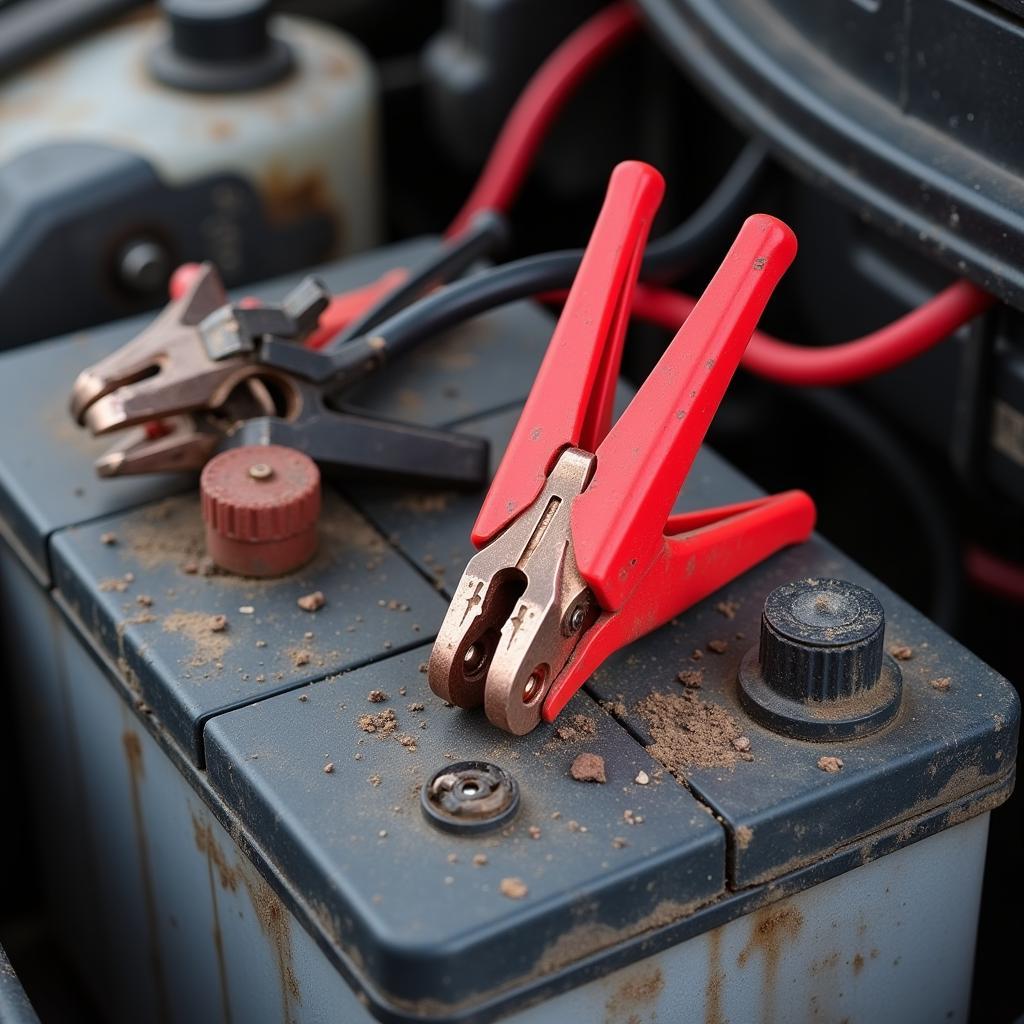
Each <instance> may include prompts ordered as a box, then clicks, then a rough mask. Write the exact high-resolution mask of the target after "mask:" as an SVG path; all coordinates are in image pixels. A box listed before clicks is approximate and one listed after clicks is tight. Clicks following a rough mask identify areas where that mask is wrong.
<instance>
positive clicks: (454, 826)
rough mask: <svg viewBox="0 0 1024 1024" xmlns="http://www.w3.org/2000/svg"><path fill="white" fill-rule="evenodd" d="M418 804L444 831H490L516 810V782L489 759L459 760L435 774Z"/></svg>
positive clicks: (431, 820) (423, 790)
mask: <svg viewBox="0 0 1024 1024" xmlns="http://www.w3.org/2000/svg"><path fill="white" fill-rule="evenodd" d="M420 805H421V806H422V808H423V813H424V814H425V815H426V817H427V820H428V821H429V822H430V823H431V824H432V825H434V826H436V827H437V828H439V829H443V830H444V831H445V832H461V833H474V832H489V831H490V830H491V829H495V828H498V827H499V826H501V825H503V824H505V822H507V821H508V820H509V819H510V818H512V817H513V816H514V815H515V813H516V811H517V810H518V809H519V784H518V783H517V782H516V780H515V778H513V776H511V775H510V774H509V773H508V772H506V771H505V770H504V769H503V768H499V767H498V766H497V765H496V764H491V763H490V762H489V761H459V762H457V763H456V764H450V765H445V766H444V767H443V768H441V769H440V770H438V771H437V772H435V773H434V775H433V776H432V777H431V778H430V780H429V781H428V782H427V783H426V784H425V785H424V786H423V789H422V791H421V793H420Z"/></svg>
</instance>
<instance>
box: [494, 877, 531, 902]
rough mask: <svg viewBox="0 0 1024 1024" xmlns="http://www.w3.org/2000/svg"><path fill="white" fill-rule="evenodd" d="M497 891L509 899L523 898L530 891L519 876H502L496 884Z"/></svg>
mask: <svg viewBox="0 0 1024 1024" xmlns="http://www.w3.org/2000/svg"><path fill="white" fill-rule="evenodd" d="M498 891H499V892H500V893H501V895H502V896H505V897H507V898H508V899H510V900H524V899H526V897H527V895H528V894H529V892H530V890H529V888H528V887H527V885H526V883H525V882H524V881H523V880H522V879H521V878H503V879H502V880H501V882H500V883H499V884H498Z"/></svg>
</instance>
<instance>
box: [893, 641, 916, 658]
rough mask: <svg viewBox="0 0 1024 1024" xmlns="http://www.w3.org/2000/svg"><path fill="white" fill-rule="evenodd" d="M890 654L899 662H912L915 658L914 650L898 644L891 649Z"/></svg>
mask: <svg viewBox="0 0 1024 1024" xmlns="http://www.w3.org/2000/svg"><path fill="white" fill-rule="evenodd" d="M889 653H890V654H891V655H892V656H893V657H894V658H895V659H896V660H897V661H910V659H911V658H912V657H913V656H914V648H913V647H908V646H907V645H906V644H896V645H895V646H894V647H890V648H889Z"/></svg>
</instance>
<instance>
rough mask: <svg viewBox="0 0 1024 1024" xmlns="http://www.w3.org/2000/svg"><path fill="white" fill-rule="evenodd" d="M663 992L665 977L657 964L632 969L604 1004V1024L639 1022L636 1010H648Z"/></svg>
mask: <svg viewBox="0 0 1024 1024" xmlns="http://www.w3.org/2000/svg"><path fill="white" fill-rule="evenodd" d="M664 990H665V977H664V975H663V974H662V973H661V967H659V966H658V965H657V964H654V965H650V966H644V965H641V966H640V967H639V968H632V969H630V970H629V971H628V973H627V974H626V977H625V978H623V979H622V981H620V982H619V983H618V984H617V985H616V986H615V990H614V991H613V992H612V994H611V995H610V996H609V997H608V999H607V1000H606V1002H605V1006H604V1009H605V1018H604V1019H605V1024H617V1022H619V1021H622V1022H625V1024H632V1022H633V1021H637V1022H639V1021H640V1019H641V1018H640V1016H639V1014H638V1013H637V1011H638V1010H641V1011H642V1010H643V1009H644V1008H645V1007H647V1008H650V1007H652V1006H653V1005H654V1004H656V1003H657V1001H658V996H660V995H661V993H662V992H663V991H664Z"/></svg>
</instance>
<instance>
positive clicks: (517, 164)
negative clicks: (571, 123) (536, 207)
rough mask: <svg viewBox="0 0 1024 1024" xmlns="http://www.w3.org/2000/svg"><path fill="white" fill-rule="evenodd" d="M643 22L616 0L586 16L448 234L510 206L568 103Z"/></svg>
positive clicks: (532, 85)
mask: <svg viewBox="0 0 1024 1024" xmlns="http://www.w3.org/2000/svg"><path fill="white" fill-rule="evenodd" d="M639 26H640V19H639V16H638V15H637V13H636V10H635V9H634V8H633V6H632V5H631V4H629V3H616V4H612V5H611V6H609V7H605V8H604V9H603V10H601V11H598V13H597V14H595V15H594V16H593V17H591V18H588V19H587V20H586V21H585V22H583V24H582V25H580V26H579V28H577V29H576V30H575V31H574V32H572V33H571V34H570V35H568V36H567V37H566V38H565V40H564V41H563V42H561V43H559V45H558V47H557V48H556V49H555V50H554V51H553V52H552V53H551V54H550V55H549V56H548V57H547V59H546V60H545V61H544V63H543V64H541V66H540V67H539V68H538V69H537V70H536V71H535V72H534V74H533V76H532V77H531V78H530V81H529V82H528V83H527V85H526V88H525V89H524V90H523V91H522V93H520V95H519V98H518V99H517V100H516V102H515V105H514V106H513V107H512V110H511V111H510V112H509V115H508V117H507V118H506V119H505V123H504V124H503V125H502V128H501V132H500V133H499V135H498V138H497V140H496V141H495V143H494V146H493V147H492V149H491V152H490V154H489V155H488V157H487V163H486V164H485V165H484V169H483V171H482V172H481V174H480V177H479V178H478V179H477V183H476V185H475V186H474V188H473V191H472V192H471V193H470V194H469V198H468V199H467V200H466V202H465V203H464V204H463V206H462V209H461V210H459V212H458V213H457V214H456V215H455V219H454V220H453V221H452V223H451V225H450V226H449V228H448V231H447V232H446V234H447V235H448V237H449V238H450V237H451V236H453V235H457V234H459V233H460V232H461V231H463V230H464V229H465V228H466V226H467V225H468V224H469V223H470V221H472V219H473V217H474V215H475V214H477V213H479V212H480V211H481V210H501V211H502V212H505V211H507V210H508V208H509V206H510V205H511V204H512V200H513V199H514V198H515V195H516V193H517V192H518V191H519V188H520V186H521V185H522V183H523V179H524V178H525V177H526V173H527V171H528V170H529V169H530V164H531V163H532V162H533V158H534V157H535V156H536V154H537V150H538V149H539V148H540V145H541V143H542V142H543V141H544V137H545V135H547V132H548V128H550V127H551V123H552V122H553V121H554V120H555V118H556V117H558V115H559V114H560V113H561V111H562V108H563V107H564V106H565V103H566V101H567V100H568V99H569V98H570V97H571V96H572V95H573V93H574V92H575V91H576V89H577V88H578V87H579V85H580V84H581V83H582V82H583V81H584V80H585V79H586V78H587V76H588V75H589V74H590V73H591V72H592V71H593V70H594V69H595V68H596V67H598V66H599V65H600V64H601V63H602V62H603V61H604V59H605V58H606V57H607V56H608V55H609V54H610V53H611V52H612V51H613V50H614V49H615V48H616V47H617V46H619V45H620V44H621V43H623V42H624V41H625V40H626V39H628V38H629V36H630V35H632V34H633V32H634V31H636V29H637V28H639Z"/></svg>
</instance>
